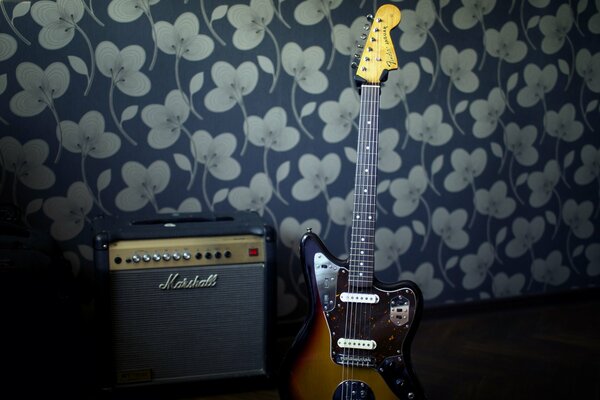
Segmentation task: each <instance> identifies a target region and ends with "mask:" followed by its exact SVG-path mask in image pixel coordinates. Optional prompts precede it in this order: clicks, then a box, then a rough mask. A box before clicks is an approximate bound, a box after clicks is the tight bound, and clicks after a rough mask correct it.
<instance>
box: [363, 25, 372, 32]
mask: <svg viewBox="0 0 600 400" xmlns="http://www.w3.org/2000/svg"><path fill="white" fill-rule="evenodd" d="M363 29H364V30H365V31H368V30H369V29H371V24H365V26H363Z"/></svg>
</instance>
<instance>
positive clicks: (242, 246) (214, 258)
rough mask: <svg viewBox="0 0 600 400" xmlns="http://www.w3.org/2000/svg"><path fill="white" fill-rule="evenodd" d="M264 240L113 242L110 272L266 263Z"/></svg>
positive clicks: (249, 237)
mask: <svg viewBox="0 0 600 400" xmlns="http://www.w3.org/2000/svg"><path fill="white" fill-rule="evenodd" d="M264 251H265V245H264V238H262V237H259V236H252V235H240V236H211V237H186V238H172V239H145V240H124V241H116V242H113V243H111V244H110V245H109V248H108V255H109V258H110V265H109V268H110V270H111V271H117V270H137V269H149V268H173V267H186V266H190V267H191V266H202V265H207V266H208V265H227V264H248V263H260V262H265V254H264Z"/></svg>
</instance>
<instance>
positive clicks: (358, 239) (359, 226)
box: [343, 85, 379, 399]
mask: <svg viewBox="0 0 600 400" xmlns="http://www.w3.org/2000/svg"><path fill="white" fill-rule="evenodd" d="M378 89H379V86H377V85H369V86H367V85H365V86H363V87H362V90H363V93H362V96H361V103H362V104H361V119H362V121H359V129H360V132H359V146H360V148H359V154H360V155H361V157H359V159H358V164H357V170H356V182H357V184H356V187H355V192H357V193H356V194H355V198H356V203H355V204H356V207H355V214H354V219H355V220H354V221H353V225H354V228H353V234H352V236H353V238H352V241H354V242H355V243H354V245H353V246H352V250H353V251H352V252H351V257H352V258H351V267H353V269H352V270H351V276H350V279H349V291H350V292H351V293H360V292H366V291H367V290H368V289H369V287H370V286H371V284H372V281H373V271H374V257H373V256H374V241H373V240H374V235H373V233H374V232H373V230H374V224H375V210H376V209H375V208H376V203H375V199H376V197H375V193H376V181H375V179H376V171H377V161H378V144H377V136H376V135H377V134H378V132H377V131H378V122H379V121H378V105H379V101H378V95H379V91H378ZM363 117H364V118H363ZM365 190H366V192H365ZM361 191H362V192H361ZM369 217H370V218H369ZM362 238H364V239H365V240H364V242H363V240H362ZM365 264H367V265H365ZM365 283H368V285H365ZM371 310H372V307H371V305H369V304H361V303H353V302H350V303H349V304H348V306H347V318H346V321H347V325H346V333H345V337H346V338H356V339H369V338H370V324H369V321H370V320H371V317H372V315H371ZM353 327H354V328H355V329H354V330H353V329H352V328H353ZM361 354H362V355H364V350H363V351H361V350H359V349H350V350H344V356H347V357H346V360H349V362H348V365H349V368H348V371H347V373H346V374H345V375H346V376H344V378H345V379H343V381H346V380H350V381H351V380H353V379H352V378H353V376H354V367H355V364H356V361H355V360H360V359H361V358H359V356H360V355H361ZM353 360H354V361H353ZM358 364H360V362H359V363H358ZM362 366H363V367H364V366H365V365H362ZM349 390H351V389H350V388H349ZM353 395H354V394H353V393H352V391H351V393H350V396H351V397H350V399H351V398H352V397H353ZM343 398H344V399H346V398H348V397H347V396H344V397H343Z"/></svg>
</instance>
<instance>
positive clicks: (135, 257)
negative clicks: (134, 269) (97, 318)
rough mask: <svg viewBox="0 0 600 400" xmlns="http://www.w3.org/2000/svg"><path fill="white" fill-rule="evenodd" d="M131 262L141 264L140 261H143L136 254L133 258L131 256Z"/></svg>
mask: <svg viewBox="0 0 600 400" xmlns="http://www.w3.org/2000/svg"><path fill="white" fill-rule="evenodd" d="M131 261H133V262H134V263H139V262H140V261H142V259H141V258H140V256H138V255H137V254H134V255H133V256H131Z"/></svg>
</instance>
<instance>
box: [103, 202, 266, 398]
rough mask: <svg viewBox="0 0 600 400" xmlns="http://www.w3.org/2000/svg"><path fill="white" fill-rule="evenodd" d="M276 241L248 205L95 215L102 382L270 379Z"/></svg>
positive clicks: (115, 384) (127, 384)
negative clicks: (156, 214) (122, 216)
mask: <svg viewBox="0 0 600 400" xmlns="http://www.w3.org/2000/svg"><path fill="white" fill-rule="evenodd" d="M275 244H276V240H275V234H274V232H273V229H272V228H271V227H269V226H267V225H265V224H264V223H263V222H262V221H261V219H260V218H259V216H258V215H257V214H255V213H250V212H247V213H246V212H238V213H233V214H230V215H215V214H206V213H200V214H177V215H171V216H168V217H164V218H163V217H161V218H158V219H153V220H135V221H129V222H125V223H123V222H121V221H119V220H118V219H115V218H102V219H98V220H97V221H95V224H94V264H95V269H96V279H95V281H96V291H97V299H98V301H97V318H96V320H97V322H98V326H97V331H98V333H99V335H98V338H99V346H98V349H99V350H100V351H99V361H100V363H99V365H100V371H99V377H100V381H101V382H100V386H101V387H102V388H105V389H111V388H119V387H131V386H146V385H154V384H162V383H184V382H201V383H202V382H208V381H215V382H221V381H223V380H224V379H228V378H250V377H264V378H269V377H270V374H271V364H272V360H271V358H272V343H273V342H274V338H273V336H274V332H273V331H274V329H273V327H274V318H275V298H274V296H275V293H276V291H275V266H274V259H275Z"/></svg>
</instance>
